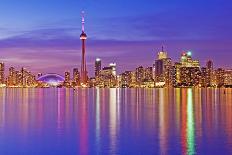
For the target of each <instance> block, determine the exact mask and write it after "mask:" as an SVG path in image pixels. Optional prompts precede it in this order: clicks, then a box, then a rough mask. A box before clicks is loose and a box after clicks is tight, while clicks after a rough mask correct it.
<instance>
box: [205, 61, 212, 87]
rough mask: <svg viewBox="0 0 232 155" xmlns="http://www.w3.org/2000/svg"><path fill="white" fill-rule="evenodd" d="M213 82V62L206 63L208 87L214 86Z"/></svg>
mask: <svg viewBox="0 0 232 155" xmlns="http://www.w3.org/2000/svg"><path fill="white" fill-rule="evenodd" d="M212 81H213V61H211V60H209V61H207V62H206V86H207V87H209V86H212Z"/></svg>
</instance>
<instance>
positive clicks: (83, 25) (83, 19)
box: [81, 11, 85, 32]
mask: <svg viewBox="0 0 232 155" xmlns="http://www.w3.org/2000/svg"><path fill="white" fill-rule="evenodd" d="M81 17H82V20H81V23H82V32H85V12H84V11H82V12H81Z"/></svg>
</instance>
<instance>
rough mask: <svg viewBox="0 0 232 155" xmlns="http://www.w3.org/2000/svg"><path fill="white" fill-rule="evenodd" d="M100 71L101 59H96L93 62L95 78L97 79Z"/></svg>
mask: <svg viewBox="0 0 232 155" xmlns="http://www.w3.org/2000/svg"><path fill="white" fill-rule="evenodd" d="M100 71H101V59H100V58H97V59H96V60H95V77H98V76H99V74H100Z"/></svg>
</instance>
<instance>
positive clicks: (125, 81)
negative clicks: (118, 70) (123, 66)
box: [120, 71, 132, 88]
mask: <svg viewBox="0 0 232 155" xmlns="http://www.w3.org/2000/svg"><path fill="white" fill-rule="evenodd" d="M120 76H121V81H120V87H122V88H127V87H130V86H131V84H132V72H131V71H125V72H124V73H122V74H121V75H120Z"/></svg>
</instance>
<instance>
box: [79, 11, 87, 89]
mask: <svg viewBox="0 0 232 155" xmlns="http://www.w3.org/2000/svg"><path fill="white" fill-rule="evenodd" d="M80 39H81V42H82V58H81V83H82V84H84V85H86V84H87V69H86V58H85V54H86V53H85V50H86V49H85V41H86V39H87V35H86V33H85V18H84V12H82V33H81V35H80Z"/></svg>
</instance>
